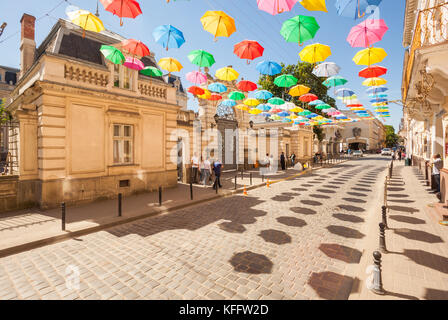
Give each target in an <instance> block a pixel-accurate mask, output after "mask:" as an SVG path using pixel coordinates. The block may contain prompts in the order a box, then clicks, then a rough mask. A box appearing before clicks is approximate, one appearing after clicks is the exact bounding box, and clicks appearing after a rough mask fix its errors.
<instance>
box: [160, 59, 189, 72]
mask: <svg viewBox="0 0 448 320" xmlns="http://www.w3.org/2000/svg"><path fill="white" fill-rule="evenodd" d="M159 66H160V68H162V69H163V70H166V71H168V72H169V73H171V72H179V71H180V70H182V68H183V66H182V65H181V64H180V62H179V61H177V60H176V59H174V58H162V59H160V60H159Z"/></svg>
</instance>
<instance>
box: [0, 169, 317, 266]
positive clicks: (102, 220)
mask: <svg viewBox="0 0 448 320" xmlns="http://www.w3.org/2000/svg"><path fill="white" fill-rule="evenodd" d="M311 171H312V170H306V171H302V172H300V171H298V170H294V169H292V168H290V169H288V170H287V171H286V172H281V171H279V172H277V173H274V174H270V175H269V176H267V175H266V176H264V179H263V178H262V177H261V176H260V174H259V170H257V169H254V170H250V171H244V173H243V179H242V178H241V172H238V175H237V186H236V189H235V175H236V172H235V171H232V172H224V173H223V176H222V178H221V183H222V186H223V188H222V189H219V191H218V194H217V193H216V191H215V190H213V189H212V186H211V185H210V186H207V187H203V186H202V185H196V184H195V185H193V200H191V199H190V185H188V184H182V183H179V184H178V185H177V186H176V187H174V188H167V189H164V190H163V192H162V206H159V203H158V201H159V198H158V197H159V196H158V192H148V193H144V194H139V195H132V196H128V197H123V201H122V216H121V217H118V201H117V199H111V200H103V201H95V202H92V203H88V204H84V205H80V206H77V207H67V208H66V231H62V228H61V225H62V221H61V209H60V208H56V209H51V210H45V211H42V210H39V209H27V210H21V211H14V212H8V213H0V239H1V241H0V257H2V256H6V255H10V254H14V253H18V252H21V251H25V250H29V249H32V248H36V247H39V246H43V245H47V244H51V243H54V242H57V241H61V240H64V239H68V238H74V237H78V236H81V235H83V234H87V233H92V232H96V231H99V230H101V229H105V228H108V227H112V226H115V225H118V224H123V223H127V222H131V221H134V220H137V219H141V218H144V217H148V216H152V215H156V214H161V213H165V212H168V211H173V210H177V209H181V208H183V207H186V206H191V205H196V204H199V203H202V202H204V201H210V200H213V199H217V198H219V197H226V196H230V195H232V194H235V193H241V192H243V188H244V186H246V188H247V190H249V189H251V188H257V187H261V186H264V185H265V184H266V181H267V179H269V180H270V181H271V182H274V181H276V180H282V179H288V178H294V177H295V176H297V175H302V174H307V173H309V172H311ZM250 174H252V185H251V184H250Z"/></svg>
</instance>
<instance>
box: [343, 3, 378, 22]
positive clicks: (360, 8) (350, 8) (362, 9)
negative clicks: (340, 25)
mask: <svg viewBox="0 0 448 320" xmlns="http://www.w3.org/2000/svg"><path fill="white" fill-rule="evenodd" d="M380 3H381V0H337V1H336V3H335V5H336V9H337V12H338V15H340V16H345V17H348V18H354V19H359V18H362V17H364V16H365V15H366V9H367V8H368V7H371V6H378V5H379V4H380Z"/></svg>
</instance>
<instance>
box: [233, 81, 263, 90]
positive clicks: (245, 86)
mask: <svg viewBox="0 0 448 320" xmlns="http://www.w3.org/2000/svg"><path fill="white" fill-rule="evenodd" d="M236 87H237V88H238V89H239V90H241V91H244V92H250V91H255V90H257V88H258V86H257V84H256V83H254V82H252V81H247V80H242V81H240V82H238V84H237V85H236Z"/></svg>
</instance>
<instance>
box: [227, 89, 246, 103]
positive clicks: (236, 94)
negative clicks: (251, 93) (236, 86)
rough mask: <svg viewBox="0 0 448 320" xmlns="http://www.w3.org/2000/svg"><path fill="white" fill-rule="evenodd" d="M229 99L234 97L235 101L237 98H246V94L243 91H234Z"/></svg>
mask: <svg viewBox="0 0 448 320" xmlns="http://www.w3.org/2000/svg"><path fill="white" fill-rule="evenodd" d="M229 99H232V100H235V101H237V100H244V99H246V96H245V95H244V93H242V92H239V91H232V92H230V94H229Z"/></svg>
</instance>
